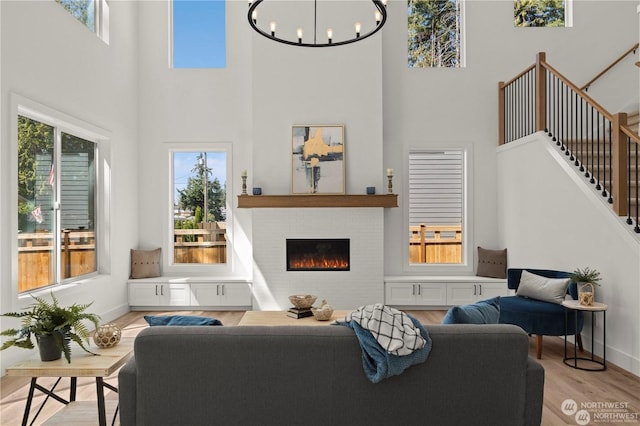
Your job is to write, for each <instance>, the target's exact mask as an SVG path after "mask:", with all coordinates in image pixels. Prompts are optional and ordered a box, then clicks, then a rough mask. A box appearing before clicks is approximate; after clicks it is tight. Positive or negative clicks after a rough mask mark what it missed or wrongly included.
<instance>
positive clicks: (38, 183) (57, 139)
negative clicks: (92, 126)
mask: <svg viewBox="0 0 640 426" xmlns="http://www.w3.org/2000/svg"><path fill="white" fill-rule="evenodd" d="M17 120H18V158H17V161H18V179H17V180H18V209H17V214H18V235H17V238H18V244H17V247H18V292H26V291H30V290H34V289H39V288H43V287H48V286H51V285H54V284H59V283H61V282H65V281H69V280H72V279H76V278H78V277H84V276H87V275H89V274H92V273H95V272H97V265H98V262H97V260H98V259H97V255H98V253H97V251H96V238H97V236H96V226H97V223H96V222H97V220H98V219H97V217H98V216H97V215H96V198H97V196H96V193H97V188H96V182H97V179H96V176H97V171H96V158H97V143H96V141H92V140H88V139H86V138H83V137H79V136H77V135H76V134H74V133H75V132H74V131H72V130H67V129H66V128H65V127H64V126H63V125H60V124H56V123H55V121H52V122H47V121H46V120H42V119H40V118H38V119H36V118H32V117H29V116H28V115H21V114H20V115H18V118H17Z"/></svg>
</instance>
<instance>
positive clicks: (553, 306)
mask: <svg viewBox="0 0 640 426" xmlns="http://www.w3.org/2000/svg"><path fill="white" fill-rule="evenodd" d="M577 314H578V315H577V317H578V318H577V324H576V321H575V317H574V315H573V313H571V314H569V315H567V335H573V334H576V333H580V332H581V331H582V327H583V322H584V315H583V313H582V311H579V312H577ZM564 320H565V307H564V306H562V305H559V304H557V303H549V302H543V301H541V300H536V299H529V298H528V297H520V296H503V297H501V298H500V320H499V322H500V324H513V325H517V326H519V327H520V328H522V329H523V330H524V331H526V332H527V333H529V334H537V335H544V336H564V334H565V328H564V327H565V324H564Z"/></svg>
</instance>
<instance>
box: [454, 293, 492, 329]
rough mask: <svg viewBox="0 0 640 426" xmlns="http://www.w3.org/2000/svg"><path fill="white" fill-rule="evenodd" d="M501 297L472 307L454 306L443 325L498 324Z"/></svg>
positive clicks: (482, 301) (479, 302)
mask: <svg viewBox="0 0 640 426" xmlns="http://www.w3.org/2000/svg"><path fill="white" fill-rule="evenodd" d="M499 318H500V297H494V298H491V299H486V300H480V301H478V302H476V303H472V304H470V305H462V306H453V307H452V308H450V309H449V311H448V312H447V314H446V315H445V316H444V318H443V319H442V324H498V319H499Z"/></svg>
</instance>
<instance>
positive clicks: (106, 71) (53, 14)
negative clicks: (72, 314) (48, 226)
mask: <svg viewBox="0 0 640 426" xmlns="http://www.w3.org/2000/svg"><path fill="white" fill-rule="evenodd" d="M110 4H111V8H110V9H111V37H110V44H109V45H106V44H105V43H104V42H102V41H101V40H100V39H98V37H96V36H95V35H94V34H92V33H91V32H90V31H88V30H87V29H86V28H85V27H84V26H83V25H82V24H80V23H79V22H78V21H76V20H75V19H74V18H73V17H72V16H71V15H69V14H68V13H67V12H66V11H65V10H64V9H63V8H61V7H60V6H59V5H58V4H56V3H55V2H53V1H26V2H25V1H3V2H1V3H0V8H1V10H2V16H1V19H2V21H1V35H2V36H1V41H2V46H1V47H2V48H1V51H2V70H1V71H2V72H1V77H2V80H1V85H0V87H1V91H0V96H1V104H2V106H3V109H2V116H1V120H0V122H1V129H2V133H0V138H1V141H2V142H1V155H0V161H2V164H1V166H0V191H1V193H2V208H1V209H0V210H1V211H2V213H1V214H2V216H1V222H0V227H1V229H2V236H3V238H2V239H1V241H0V258H1V262H2V263H1V267H2V268H1V270H0V283H2V285H1V286H0V294H1V296H2V300H1V302H0V310H1V311H2V312H8V311H13V310H18V309H20V308H22V307H24V306H26V305H28V304H30V303H31V299H30V298H29V297H28V296H25V297H22V298H20V300H17V299H16V297H15V288H17V285H16V279H17V271H16V269H15V264H16V262H17V260H16V259H17V256H15V255H14V253H12V249H11V247H12V246H11V245H12V243H13V240H12V239H13V238H14V237H13V236H15V235H17V229H13V228H12V226H15V225H13V224H15V221H14V220H13V219H14V215H15V205H16V204H15V203H17V200H15V199H14V200H12V198H11V196H10V194H14V193H15V188H14V185H15V184H16V182H15V178H14V177H13V176H11V175H10V173H9V170H10V169H11V167H10V164H11V163H10V162H11V161H15V159H14V158H9V156H8V153H9V152H10V150H11V149H10V147H11V145H12V144H15V143H16V142H15V140H12V139H11V137H10V134H11V133H10V132H9V128H10V127H11V126H10V123H12V122H13V120H15V116H14V115H13V113H12V112H11V108H8V107H9V105H10V100H11V98H12V94H17V95H20V96H22V97H25V98H28V99H30V100H32V101H35V102H37V103H39V104H42V105H44V106H46V107H49V108H52V109H55V110H56V111H59V112H61V113H64V114H66V115H68V116H71V117H73V118H75V119H78V120H82V121H84V122H87V123H90V124H92V125H94V126H97V127H99V128H101V129H104V130H106V131H107V132H108V133H109V134H110V136H111V140H110V141H109V142H108V149H107V151H108V153H109V158H108V160H109V163H110V166H111V177H110V182H109V184H110V187H111V193H112V197H111V205H110V207H109V209H110V211H109V212H110V214H111V221H112V222H111V223H112V224H113V226H112V227H111V228H110V229H108V230H107V235H106V237H107V239H108V244H109V245H110V254H111V257H110V259H108V260H110V261H109V262H107V263H102V264H101V265H100V266H99V268H100V272H101V275H100V276H99V277H98V278H94V279H90V280H87V281H86V282H84V283H83V284H81V285H76V286H72V287H70V288H66V289H60V290H59V291H57V292H56V294H57V296H58V298H59V300H60V302H61V303H62V304H71V303H74V302H79V303H88V302H91V301H94V302H95V303H94V305H93V306H92V307H91V308H90V311H91V312H94V313H97V314H99V315H101V316H102V317H103V319H104V320H107V321H108V320H111V319H113V318H115V317H117V316H119V315H121V314H122V313H124V312H127V310H128V303H127V291H126V278H127V276H128V273H129V249H130V248H131V247H133V246H135V245H136V244H137V240H138V233H137V229H136V223H137V218H138V216H139V214H138V204H137V198H138V196H137V195H138V189H137V186H136V185H135V184H134V185H132V184H131V183H132V182H136V181H137V176H136V172H135V171H136V169H137V168H138V155H137V150H136V144H137V136H138V134H137V131H138V125H137V115H138V110H137V96H136V90H137V61H136V54H137V50H136V44H135V37H136V31H137V28H136V27H137V22H136V21H137V12H136V9H137V7H136V5H135V3H133V2H111V3H110ZM0 321H2V324H1V325H0V327H1V328H2V329H5V328H7V327H9V326H13V325H14V323H13V322H12V320H10V319H8V318H2V317H0ZM27 354H28V352H27V351H24V350H18V349H9V350H7V351H3V352H2V363H1V367H2V371H3V372H4V369H5V368H6V367H7V366H8V365H9V364H11V363H13V362H15V361H16V360H17V359H19V358H20V357H24V356H26V355H27Z"/></svg>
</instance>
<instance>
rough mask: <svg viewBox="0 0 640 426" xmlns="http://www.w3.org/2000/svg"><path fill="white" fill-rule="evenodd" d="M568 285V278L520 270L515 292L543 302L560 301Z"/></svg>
mask: <svg viewBox="0 0 640 426" xmlns="http://www.w3.org/2000/svg"><path fill="white" fill-rule="evenodd" d="M568 285H569V278H547V277H543V276H542V275H536V274H532V273H531V272H529V271H522V276H521V277H520V285H519V286H518V291H517V292H516V294H517V295H518V296H523V297H529V298H531V299H537V300H542V301H544V302H551V303H562V301H563V300H564V298H565V296H566V294H567V286H568Z"/></svg>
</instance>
